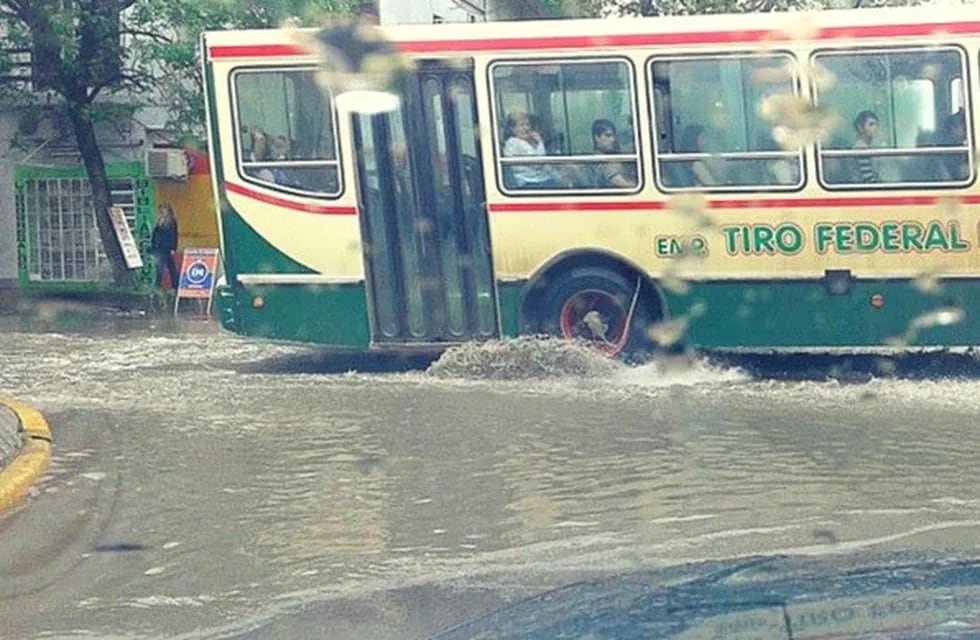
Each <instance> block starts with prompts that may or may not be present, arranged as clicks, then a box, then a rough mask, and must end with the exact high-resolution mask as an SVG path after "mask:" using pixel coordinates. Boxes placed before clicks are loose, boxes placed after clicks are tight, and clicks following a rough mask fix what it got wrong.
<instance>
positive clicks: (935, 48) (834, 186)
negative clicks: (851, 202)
mask: <svg viewBox="0 0 980 640" xmlns="http://www.w3.org/2000/svg"><path fill="white" fill-rule="evenodd" d="M944 50H946V51H955V52H956V53H958V54H959V58H960V71H961V72H962V75H961V80H962V86H963V88H962V97H963V101H964V104H963V114H964V117H965V126H966V144H965V145H964V150H965V152H966V156H967V160H968V162H969V165H970V175H969V176H967V177H966V178H964V179H963V180H960V181H956V180H944V181H933V182H925V181H921V182H912V181H898V182H871V183H864V182H859V183H850V182H848V183H843V182H838V183H828V182H827V181H826V179H825V177H826V172H825V170H824V153H825V152H826V151H829V152H830V154H831V156H833V157H839V158H847V157H853V156H859V155H865V156H871V157H888V156H925V155H939V154H941V153H943V151H938V152H935V153H933V152H931V151H926V152H922V151H921V150H923V149H929V148H930V147H912V148H892V147H881V148H879V149H868V150H859V151H854V150H853V149H825V148H824V147H823V145H822V144H821V143H820V141H819V140H818V141H817V142H816V143H815V144H814V145H813V153H814V156H815V159H816V169H817V180H818V182H819V183H820V187H821V188H823V189H824V190H826V191H912V190H917V189H918V190H924V189H945V190H951V189H965V188H968V187H970V186H972V185H973V183H974V182H975V181H976V178H977V156H976V151H975V149H974V143H975V141H976V137H975V136H974V135H973V117H972V116H973V111H972V108H973V107H972V101H971V100H970V95H971V87H970V73H971V70H970V56H969V54H968V52H967V51H966V49H965V48H964V47H963V46H961V45H958V44H953V43H943V44H915V45H910V44H903V45H894V46H890V47H889V46H881V45H876V46H864V47H860V46H859V47H854V46H851V47H845V48H837V47H820V48H818V49H814V50H813V51H811V52H810V56H809V61H808V62H809V65H810V67H811V68H813V67H814V65H817V64H819V60H818V57H819V56H822V55H823V56H827V55H828V54H829V55H830V56H846V55H863V54H875V53H884V54H890V53H921V52H932V53H936V52H941V51H944ZM810 95H811V99H812V100H813V105H814V107H815V108H817V109H819V108H820V91H819V90H818V87H817V85H816V80H815V79H811V81H810ZM838 115H839V114H838ZM879 117H880V116H879ZM845 120H847V119H845ZM934 148H938V149H942V148H943V147H934ZM868 151H870V152H871V153H868ZM945 153H953V152H951V151H946V152H945ZM828 157H830V156H828Z"/></svg>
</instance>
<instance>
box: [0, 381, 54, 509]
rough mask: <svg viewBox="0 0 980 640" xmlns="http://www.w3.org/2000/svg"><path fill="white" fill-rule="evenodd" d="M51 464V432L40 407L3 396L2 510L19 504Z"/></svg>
mask: <svg viewBox="0 0 980 640" xmlns="http://www.w3.org/2000/svg"><path fill="white" fill-rule="evenodd" d="M50 464H51V431H50V429H49V428H48V423H47V421H46V420H45V419H44V416H42V415H41V413H40V412H39V411H37V409H34V408H33V407H30V406H28V405H26V404H24V403H23V402H19V401H17V400H14V399H12V398H6V397H3V396H0V512H2V511H4V510H6V509H9V508H10V507H14V506H17V505H18V504H20V503H21V502H22V501H23V499H24V496H26V495H27V492H28V490H30V488H31V486H32V485H33V484H34V482H35V481H36V480H37V479H38V478H40V477H41V475H42V474H43V473H44V472H45V471H46V470H47V468H48V465H50Z"/></svg>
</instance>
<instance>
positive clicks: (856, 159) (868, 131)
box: [851, 111, 881, 184]
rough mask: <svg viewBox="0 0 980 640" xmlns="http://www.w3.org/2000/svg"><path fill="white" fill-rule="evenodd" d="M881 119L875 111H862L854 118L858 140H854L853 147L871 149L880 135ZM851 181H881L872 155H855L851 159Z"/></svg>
mask: <svg viewBox="0 0 980 640" xmlns="http://www.w3.org/2000/svg"><path fill="white" fill-rule="evenodd" d="M879 124H880V121H879V120H878V116H877V115H875V113H874V111H862V112H861V113H859V114H857V117H856V118H854V129H855V131H857V140H855V141H854V145H853V146H852V147H851V148H852V149H870V148H871V147H872V145H873V144H874V142H875V138H876V137H877V136H878V126H879ZM851 182H852V183H855V184H858V183H861V184H872V183H875V182H881V176H880V175H879V174H878V170H877V168H876V167H875V163H874V159H873V158H872V157H871V156H865V155H855V156H853V157H852V159H851Z"/></svg>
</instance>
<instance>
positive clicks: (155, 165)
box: [146, 149, 189, 180]
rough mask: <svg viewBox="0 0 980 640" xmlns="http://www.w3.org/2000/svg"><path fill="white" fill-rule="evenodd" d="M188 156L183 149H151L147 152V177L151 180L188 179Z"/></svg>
mask: <svg viewBox="0 0 980 640" xmlns="http://www.w3.org/2000/svg"><path fill="white" fill-rule="evenodd" d="M188 164H189V163H188V162H187V155H186V154H185V153H184V151H183V149H150V150H149V151H147V152H146V175H148V176H150V177H151V178H170V179H171V180H184V179H186V178H187V169H188V166H187V165H188Z"/></svg>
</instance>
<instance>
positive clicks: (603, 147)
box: [589, 118, 636, 189]
mask: <svg viewBox="0 0 980 640" xmlns="http://www.w3.org/2000/svg"><path fill="white" fill-rule="evenodd" d="M592 146H593V149H594V150H595V152H596V154H604V153H610V154H615V153H619V141H618V139H617V137H616V126H615V125H614V124H613V123H612V122H611V121H610V120H606V119H605V118H600V119H598V120H596V121H595V122H593V123H592ZM635 169H636V168H635V167H634V166H631V165H628V164H626V163H623V162H599V163H596V164H594V165H592V166H591V167H589V173H590V178H591V183H592V185H591V186H593V187H598V188H600V189H602V188H610V187H612V188H621V189H629V188H632V187H635V186H636V170H635Z"/></svg>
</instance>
